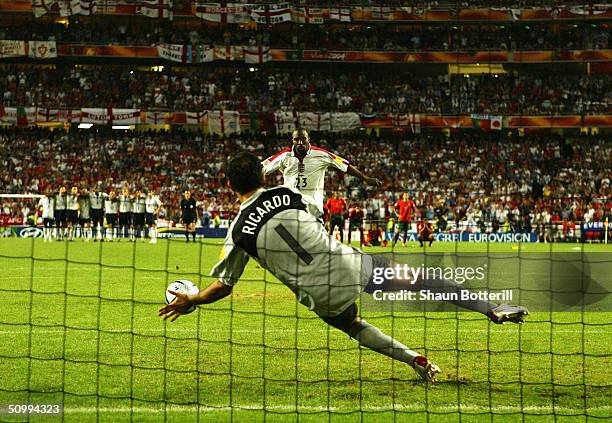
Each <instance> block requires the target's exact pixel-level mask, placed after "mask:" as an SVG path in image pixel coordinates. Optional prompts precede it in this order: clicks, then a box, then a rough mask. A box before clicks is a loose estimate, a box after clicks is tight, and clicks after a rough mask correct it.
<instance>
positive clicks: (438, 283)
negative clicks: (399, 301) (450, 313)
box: [421, 279, 497, 314]
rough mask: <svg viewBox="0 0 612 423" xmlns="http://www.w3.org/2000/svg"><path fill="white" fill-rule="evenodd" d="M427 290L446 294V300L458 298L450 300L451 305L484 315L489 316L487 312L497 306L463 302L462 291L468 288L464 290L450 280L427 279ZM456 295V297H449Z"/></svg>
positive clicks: (488, 303)
mask: <svg viewBox="0 0 612 423" xmlns="http://www.w3.org/2000/svg"><path fill="white" fill-rule="evenodd" d="M421 289H427V290H429V291H431V292H433V293H436V294H437V293H440V294H445V298H447V297H450V298H452V297H455V296H456V297H457V299H456V300H448V302H449V303H453V304H455V305H456V306H458V307H463V308H465V309H468V310H472V311H477V312H479V313H482V314H487V312H488V311H489V310H491V309H493V308H495V307H497V304H494V303H491V302H489V301H483V300H462V299H461V291H462V290H464V289H465V290H467V288H462V286H461V285H459V284H458V283H457V282H454V281H451V280H448V279H426V280H424V281H423V284H422V288H421ZM448 294H455V295H450V296H449V295H448Z"/></svg>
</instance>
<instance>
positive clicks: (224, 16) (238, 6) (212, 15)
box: [195, 1, 251, 24]
mask: <svg viewBox="0 0 612 423" xmlns="http://www.w3.org/2000/svg"><path fill="white" fill-rule="evenodd" d="M247 6H248V5H246V4H242V3H227V2H221V3H206V2H203V1H196V12H195V14H196V16H197V17H198V18H201V19H204V20H205V21H209V22H218V23H223V24H225V23H247V22H249V21H250V20H251V16H250V15H249V11H248V9H247Z"/></svg>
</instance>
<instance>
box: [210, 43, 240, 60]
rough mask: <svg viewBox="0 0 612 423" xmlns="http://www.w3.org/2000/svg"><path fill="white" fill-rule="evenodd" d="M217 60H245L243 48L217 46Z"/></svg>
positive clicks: (215, 56) (215, 51)
mask: <svg viewBox="0 0 612 423" xmlns="http://www.w3.org/2000/svg"><path fill="white" fill-rule="evenodd" d="M214 58H215V60H243V59H244V51H243V48H242V46H215V47H214Z"/></svg>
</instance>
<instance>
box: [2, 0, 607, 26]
mask: <svg viewBox="0 0 612 423" xmlns="http://www.w3.org/2000/svg"><path fill="white" fill-rule="evenodd" d="M142 1H146V0H123V1H114V0H109V1H106V0H105V1H102V0H98V1H97V3H98V5H97V10H96V13H97V14H110V15H136V14H142V11H141V9H142V7H141V5H142ZM59 2H65V4H66V6H65V7H64V9H66V10H68V9H70V8H71V7H72V3H70V2H68V0H1V1H0V11H2V12H4V11H6V12H29V11H32V12H33V13H34V15H35V16H37V17H38V16H42V15H44V14H46V13H49V11H50V10H51V6H54V4H57V3H59ZM148 2H149V3H153V5H155V0H148ZM87 3H89V2H85V0H81V2H79V3H78V9H83V4H87ZM305 3H306V2H305V1H293V2H291V5H293V6H295V7H303V6H304V5H305ZM278 6H279V5H271V6H270V7H268V8H267V10H266V7H265V5H263V4H257V5H255V4H243V3H239V2H238V0H233V3H229V2H226V1H223V0H217V1H216V2H209V1H205V0H197V1H195V2H192V1H179V2H175V4H174V5H173V7H172V8H171V12H172V14H173V15H175V16H180V17H186V18H187V17H193V16H197V17H200V18H202V19H206V20H209V21H211V22H219V23H225V22H224V20H227V23H247V20H245V19H246V17H245V15H250V17H249V19H250V18H251V16H252V15H255V16H254V17H252V18H253V19H256V18H259V19H261V22H260V23H276V22H275V21H278V19H279V18H278V16H275V15H274V12H276V11H277V9H278ZM330 6H333V7H329V6H328V7H325V6H323V7H320V9H321V10H322V11H323V17H324V18H325V19H331V20H339V21H343V22H350V21H355V22H367V21H381V20H384V21H396V22H427V21H429V22H455V23H457V22H461V21H463V22H468V21H469V22H473V21H489V22H512V21H516V20H518V21H521V22H527V21H534V20H551V19H557V20H575V19H582V20H609V19H610V18H612V7H611V6H610V4H607V3H604V2H600V3H599V4H591V3H588V2H584V4H582V5H580V4H577V5H566V6H533V7H529V8H520V7H516V6H514V8H511V7H486V6H485V7H469V8H458V9H456V8H455V9H452V8H437V7H435V6H433V7H428V6H425V5H424V6H423V7H414V6H397V7H395V6H392V7H380V6H376V7H374V6H363V7H362V6H354V7H351V6H343V7H339V6H338V5H337V4H333V3H330ZM72 9H75V7H72ZM53 10H57V8H56V7H55V6H54V8H53ZM241 10H244V12H241ZM281 10H282V9H281ZM288 12H289V13H288V14H289V16H286V13H285V16H282V18H281V19H284V20H283V21H284V22H287V21H289V20H290V19H291V18H290V16H291V6H290V5H289V6H288ZM67 13H71V12H67ZM72 14H74V13H72ZM152 15H153V17H159V12H157V11H155V12H153V13H152ZM67 16H68V15H67ZM232 21H233V22H232Z"/></svg>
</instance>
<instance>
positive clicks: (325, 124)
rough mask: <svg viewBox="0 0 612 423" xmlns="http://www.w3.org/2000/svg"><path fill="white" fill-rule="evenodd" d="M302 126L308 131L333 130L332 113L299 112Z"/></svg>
mask: <svg viewBox="0 0 612 423" xmlns="http://www.w3.org/2000/svg"><path fill="white" fill-rule="evenodd" d="M298 117H299V122H300V126H301V127H302V128H304V129H307V130H308V131H331V113H313V112H301V113H298Z"/></svg>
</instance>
